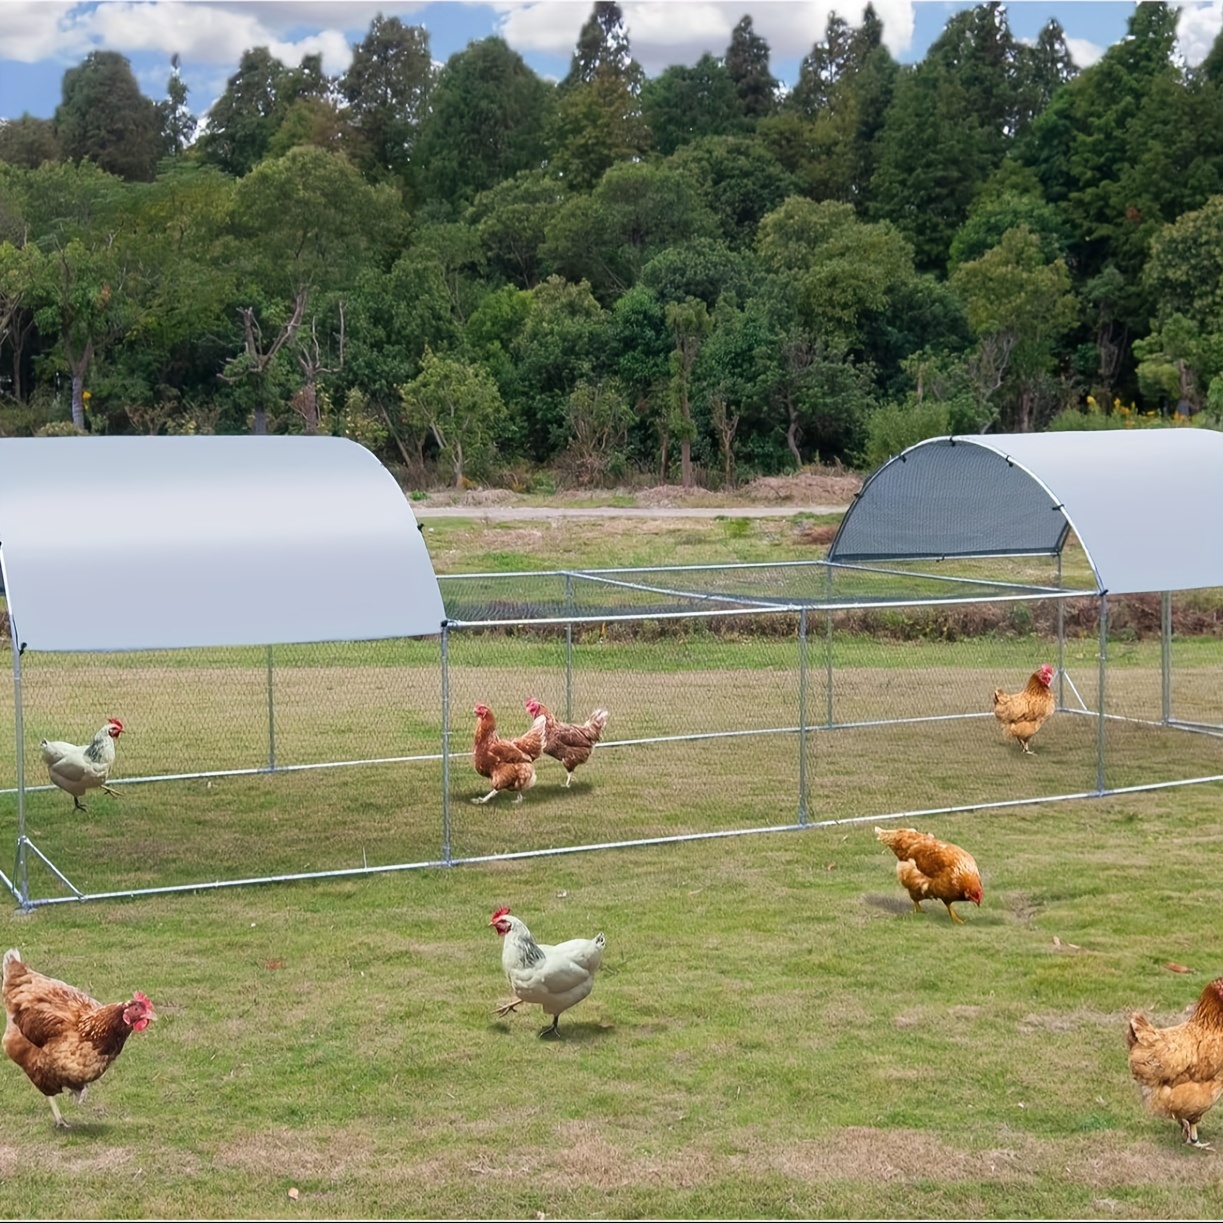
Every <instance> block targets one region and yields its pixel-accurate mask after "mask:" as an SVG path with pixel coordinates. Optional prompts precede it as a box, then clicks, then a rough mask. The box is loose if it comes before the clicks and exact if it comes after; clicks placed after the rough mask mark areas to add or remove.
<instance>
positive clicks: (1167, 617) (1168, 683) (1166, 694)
mask: <svg viewBox="0 0 1223 1223" xmlns="http://www.w3.org/2000/svg"><path fill="white" fill-rule="evenodd" d="M1159 665H1160V669H1161V671H1162V675H1161V684H1160V694H1159V695H1160V705H1161V713H1162V718H1163V724H1164V725H1165V726H1167V725H1168V723H1169V722H1170V721H1171V720H1172V592H1171V591H1170V590H1165V591H1163V592H1162V593H1161V594H1160V596H1159Z"/></svg>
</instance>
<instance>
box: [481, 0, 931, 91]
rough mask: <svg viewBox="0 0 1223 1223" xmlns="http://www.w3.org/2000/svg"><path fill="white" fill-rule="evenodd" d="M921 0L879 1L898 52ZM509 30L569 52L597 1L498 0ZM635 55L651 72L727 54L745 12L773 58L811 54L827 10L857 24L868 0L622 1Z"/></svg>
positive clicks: (509, 38)
mask: <svg viewBox="0 0 1223 1223" xmlns="http://www.w3.org/2000/svg"><path fill="white" fill-rule="evenodd" d="M913 3H914V0H877V2H876V4H875V12H876V13H877V14H878V15H879V17H880V19H881V20H882V21H883V35H884V38H883V40H884V43H885V44H886V45H887V47H888V50H889V51H891V52H892V54H893V55H895V56H898V57H899V56H900V55H901V54H903V53H904V52H905V51H907V50H908V49H909V46H910V44H911V43H912V41H913ZM493 7H494V8H496V9H497V11H498V12H499V13H500V19H499V26H500V31H501V34H502V37H504V39H505V41H506V42H507V43H508V44H509V45H510V46H511V47H513V48H514V50H516V51H518V52H520V53H522V52H529V51H538V52H544V53H547V54H552V55H570V54H572V53H573V49H574V47H575V45H576V44H577V37H578V34H579V32H580V31H581V28H582V26H583V25H584V24H585V22H586V20H587V18H588V17H589V16H590V13H591V8H592V5H591V4H589V3H585V2H581V3H574V2H572V0H498V2H496V3H494V5H493ZM620 8H621V11H622V13H623V14H624V24H625V26H626V27H627V28H628V34H629V43H630V46H631V47H632V52H633V56H634V58H635V59H636V60H637V61H638V63H640V64H641V66H642V67H643V68H644V69H645V70H646V72H647V74H650V75H653V74H654V73H657V72H661V71H662V70H663V69H664V68H666V67H668V66H669V65H672V64H680V63H682V64H694V63H696V61H697V60H698V59H700V57H701V56H702V55H703V54H704V53H705V52H706V51H708V52H709V53H710V54H712V55H721V54H723V52H725V50H726V48H727V47H728V46H729V45H730V38H731V34H732V32H733V31H734V28H735V26H736V25H737V24H738V23H739V20H740V18H742V17H743V16H744V15H745V14H750V15H751V18H752V28H753V29H754V30H755V32H756V33H757V34H758V35H759V36H760V37H761V38H763V39H764V40H765V41H766V42H767V43H768V45H769V51H770V54H771V56H772V58H773V59H775V60H776V59H794V58H798V57H801V56H803V55H806V54H807V52H808V51H810V50H811V48H812V46H813V45H814V44H815V43H816V42H818V41H819V40H820V39H821V38H823V36H824V28H825V26H826V25H827V22H828V15H829V13H831V12H832V11H833V10H835V11H837V12H839V13H840V14H841V15H842V16H844V17H845V19H846V20H847V21H848V22H850V24H851V25H857V24H858V23H859V22H861V20H862V10H863V9H864V8H865V0H853V2H851V3H848V4H846V3H844V2H842V0H623V2H622V3H621V5H620Z"/></svg>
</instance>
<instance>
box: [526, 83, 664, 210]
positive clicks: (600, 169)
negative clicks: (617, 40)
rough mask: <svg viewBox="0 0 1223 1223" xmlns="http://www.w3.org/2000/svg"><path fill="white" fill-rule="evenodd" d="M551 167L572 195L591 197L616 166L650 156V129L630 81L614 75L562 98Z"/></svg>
mask: <svg viewBox="0 0 1223 1223" xmlns="http://www.w3.org/2000/svg"><path fill="white" fill-rule="evenodd" d="M547 143H548V148H549V149H550V150H551V153H550V157H549V166H550V167H551V168H554V169H555V171H556V173H557V175H558V176H559V177H560V179H561V180H562V181H563V182H564V183H565V184H566V185H567V186H568V187H569V189H570V190H571V191H589V190H590V189H591V188H592V187H593V186H594V185H595V184H596V183H597V182H598V181H599V179H601V178H602V177H603V174H604V173H605V172H606V171H607V170H608V169H610V168H611V167H612V166H614V165H618V164H619V163H621V162H625V161H636V160H639V159H640V158H641V157H642V156H644V154H645V153H646V152H647V151H648V150H649V147H650V129H649V126H648V125H647V124H646V121H645V119H644V118H643V116H642V114H641V103H640V99H639V98H638V96H637V94H636V93H635V91H634V88H633V86H632V84H631V83H630V81H629V80H627V79H626V78H624V77H622V76H617V75H615V74H614V73H611V72H605V73H601V74H600V75H599V76H597V77H595V79H594V80H593V81H591V82H589V83H588V84H582V85H578V86H577V87H575V88H573V89H570V90H565V91H563V92H561V93H560V95H559V97H558V98H557V103H556V111H555V115H554V118H553V121H552V125H551V127H550V129H549V133H548V141H547Z"/></svg>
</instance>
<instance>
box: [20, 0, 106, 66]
mask: <svg viewBox="0 0 1223 1223" xmlns="http://www.w3.org/2000/svg"><path fill="white" fill-rule="evenodd" d="M78 7H79V6H78V5H77V4H75V3H72V2H71V0H68V2H61V0H6V2H5V4H4V9H3V15H4V58H5V59H11V60H17V61H18V62H19V63H23V64H36V63H37V62H38V61H39V60H42V59H51V58H55V59H63V58H67V59H69V60H72V59H75V58H77V57H78V55H79V54H80V53H81V51H82V50H85V51H88V50H89V43H88V41H87V40H86V39H84V38H82V37H81V36H80V35H79V34H78V33H77V31H76V29H75V23H74V21H73V19H72V11H73V9H76V8H78Z"/></svg>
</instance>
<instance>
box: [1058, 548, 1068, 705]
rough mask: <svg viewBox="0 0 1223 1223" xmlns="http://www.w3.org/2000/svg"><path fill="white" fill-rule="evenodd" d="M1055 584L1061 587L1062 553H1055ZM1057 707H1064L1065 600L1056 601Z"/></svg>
mask: <svg viewBox="0 0 1223 1223" xmlns="http://www.w3.org/2000/svg"><path fill="white" fill-rule="evenodd" d="M1057 586H1058V589H1059V590H1060V589H1061V587H1062V554H1061V553H1060V552H1059V553H1058V554H1057ZM1057 707H1058V709H1065V708H1066V600H1065V599H1058V601H1057Z"/></svg>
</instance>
